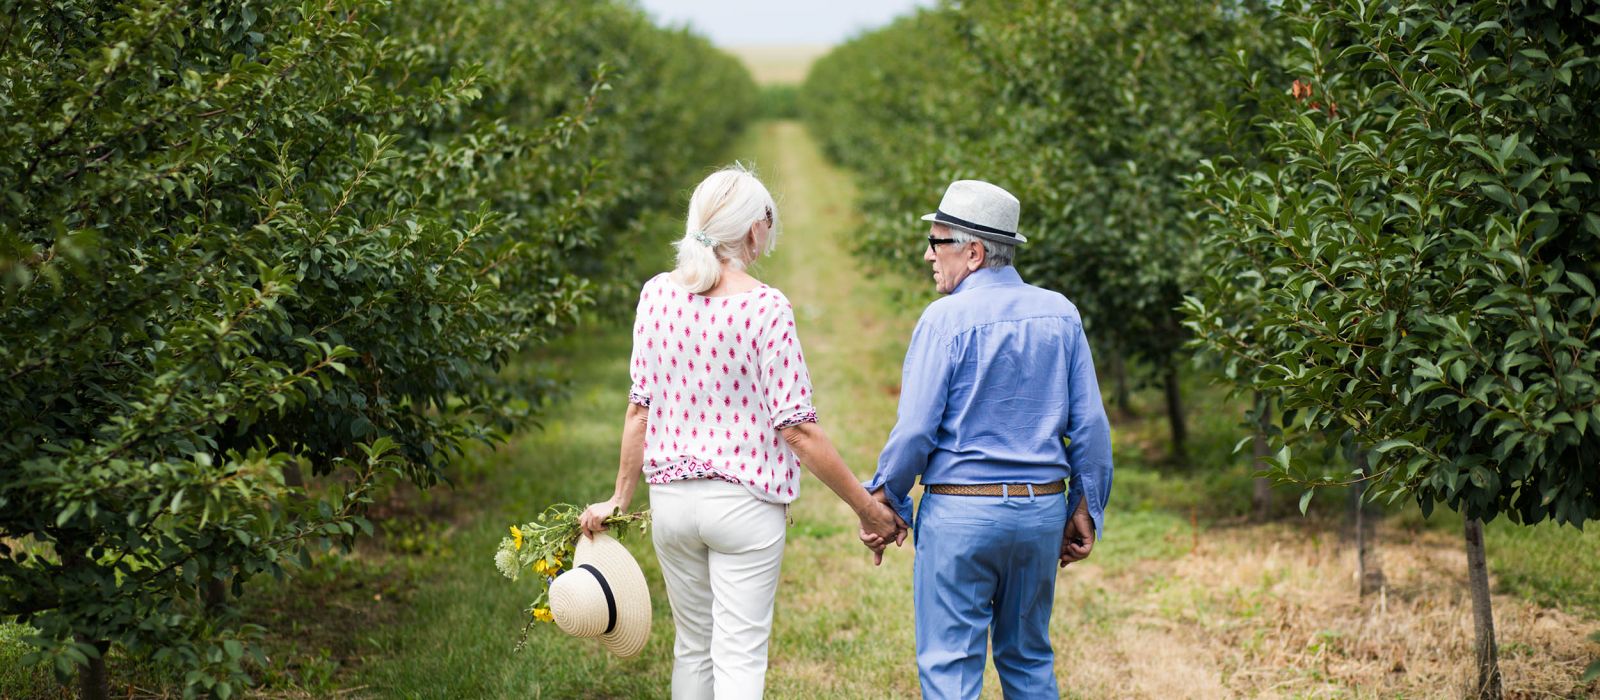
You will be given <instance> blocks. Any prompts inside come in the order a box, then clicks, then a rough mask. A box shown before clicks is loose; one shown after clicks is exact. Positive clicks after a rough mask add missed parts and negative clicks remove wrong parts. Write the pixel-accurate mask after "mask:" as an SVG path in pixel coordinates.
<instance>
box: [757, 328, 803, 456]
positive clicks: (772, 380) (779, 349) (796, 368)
mask: <svg viewBox="0 0 1600 700" xmlns="http://www.w3.org/2000/svg"><path fill="white" fill-rule="evenodd" d="M777 309H778V311H777V313H776V314H774V315H773V318H772V320H771V321H770V322H769V324H768V326H767V327H766V329H764V331H763V332H762V334H761V337H760V338H759V339H757V342H758V343H759V344H760V347H759V348H758V351H759V356H760V358H761V391H762V396H763V399H764V400H765V402H766V404H767V415H768V416H770V417H771V421H772V427H773V428H775V429H778V430H782V429H784V428H787V427H790V426H793V425H799V424H801V423H815V422H817V409H816V408H815V407H814V406H813V405H812V395H811V392H812V388H811V372H810V371H808V370H807V369H806V358H805V355H804V354H803V353H802V352H801V351H800V338H799V336H798V335H797V333H796V330H795V325H794V308H793V307H792V306H790V305H789V303H788V302H787V301H784V302H782V303H780V304H779V305H778V307H777Z"/></svg>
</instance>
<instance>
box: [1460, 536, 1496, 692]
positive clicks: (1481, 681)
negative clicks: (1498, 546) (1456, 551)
mask: <svg viewBox="0 0 1600 700" xmlns="http://www.w3.org/2000/svg"><path fill="white" fill-rule="evenodd" d="M1466 535H1467V584H1468V587H1469V588H1470V589H1471V590H1472V627H1473V630H1474V631H1475V632H1476V633H1477V643H1476V644H1475V645H1474V646H1475V647H1476V651H1477V656H1478V692H1477V697H1478V698H1480V699H1481V700H1500V651H1499V649H1498V648H1496V646H1495V641H1494V609H1493V607H1492V603H1491V602H1490V600H1489V566H1488V564H1487V563H1485V560H1484V556H1483V522H1482V521H1479V520H1477V519H1470V518H1469V519H1468V520H1467V526H1466Z"/></svg>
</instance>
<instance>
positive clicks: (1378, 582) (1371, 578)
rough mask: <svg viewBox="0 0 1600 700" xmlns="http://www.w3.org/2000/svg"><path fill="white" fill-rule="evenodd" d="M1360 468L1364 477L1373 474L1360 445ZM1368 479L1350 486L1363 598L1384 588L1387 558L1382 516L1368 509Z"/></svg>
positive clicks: (1357, 449)
mask: <svg viewBox="0 0 1600 700" xmlns="http://www.w3.org/2000/svg"><path fill="white" fill-rule="evenodd" d="M1356 467H1357V468H1359V469H1360V470H1361V476H1363V477H1365V476H1369V475H1370V473H1369V471H1368V465H1367V453H1366V450H1363V449H1361V446H1360V445H1356ZM1366 491H1367V484H1366V482H1365V481H1357V482H1356V483H1355V484H1354V485H1352V486H1351V487H1350V506H1351V510H1352V511H1354V513H1353V515H1354V516H1355V517H1354V521H1355V534H1356V577H1357V580H1359V581H1360V582H1361V597H1363V598H1365V597H1367V596H1369V595H1372V594H1374V593H1377V592H1379V591H1382V590H1383V584H1384V577H1383V559H1382V558H1381V557H1379V556H1378V535H1377V529H1378V528H1377V521H1378V520H1379V519H1380V517H1381V516H1379V515H1376V514H1373V513H1369V512H1368V511H1367V503H1366V499H1365V498H1363V496H1364V495H1365V494H1366Z"/></svg>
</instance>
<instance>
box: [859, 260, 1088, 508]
mask: <svg viewBox="0 0 1600 700" xmlns="http://www.w3.org/2000/svg"><path fill="white" fill-rule="evenodd" d="M918 476H921V477H922V482H923V483H924V484H994V483H1044V482H1049V481H1056V480H1060V479H1068V480H1069V490H1068V496H1067V512H1068V513H1069V514H1070V513H1073V512H1076V509H1077V507H1078V502H1079V501H1080V500H1082V499H1084V498H1087V499H1088V502H1089V516H1090V517H1091V518H1093V519H1094V524H1095V530H1096V532H1097V533H1098V532H1099V531H1100V529H1101V527H1102V526H1103V524H1104V522H1105V520H1104V517H1105V507H1106V500H1107V498H1108V497H1109V495H1110V493H1111V426H1110V423H1109V422H1108V421H1107V420H1106V412H1105V406H1104V405H1103V404H1102V403H1101V400H1100V384H1099V382H1098V381H1097V380H1096V379H1095V373H1094V359H1093V358H1092V357H1091V356H1090V354H1089V341H1088V338H1087V337H1085V336H1084V333H1083V321H1082V319H1081V318H1080V317H1079V316H1078V309H1077V307H1075V306H1073V305H1072V302H1070V301H1067V298H1066V297H1064V296H1062V295H1060V294H1058V293H1056V292H1052V291H1049V290H1045V289H1040V288H1038V287H1035V286H1033V285H1030V284H1027V283H1025V282H1023V281H1022V277H1021V276H1019V275H1018V274H1017V271H1016V268H1013V267H1003V268H999V269H984V270H977V271H975V272H973V273H972V274H970V275H968V276H967V278H966V279H964V280H962V281H961V284H959V285H957V286H956V289H955V292H953V293H951V294H950V295H949V296H946V297H944V298H941V299H939V300H937V301H934V302H933V303H932V304H929V305H928V308H927V310H926V311H924V312H923V313H922V318H921V319H920V320H918V321H917V327H916V330H915V331H913V332H912V334H911V345H910V347H908V348H906V361H905V366H904V367H903V368H902V370H901V379H900V411H899V419H898V420H897V421H896V422H895V426H894V430H893V431H892V432H890V433H889V441H888V443H887V444H885V445H884V447H883V454H882V455H880V456H879V457H878V472H877V474H875V475H873V477H872V480H871V481H869V482H867V484H866V487H867V490H868V491H875V490H877V489H878V488H879V487H885V488H886V491H887V493H888V495H889V501H890V503H891V504H893V505H894V507H895V510H897V511H899V513H900V517H902V518H905V520H906V522H908V523H909V522H911V518H912V513H911V501H910V499H909V498H908V497H907V496H908V494H909V492H910V491H911V486H912V484H913V482H914V481H915V480H916V478H917V477H918ZM1021 495H1023V496H1026V495H1027V494H1026V492H1024V493H1023V494H1021Z"/></svg>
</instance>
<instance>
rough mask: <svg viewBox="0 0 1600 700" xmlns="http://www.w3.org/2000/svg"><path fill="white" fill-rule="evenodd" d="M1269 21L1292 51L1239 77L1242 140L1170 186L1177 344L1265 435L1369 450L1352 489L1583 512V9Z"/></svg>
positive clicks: (1367, 8) (1306, 12) (1541, 512)
mask: <svg viewBox="0 0 1600 700" xmlns="http://www.w3.org/2000/svg"><path fill="white" fill-rule="evenodd" d="M1282 12H1283V14H1284V21H1285V22H1286V26H1287V28H1288V30H1289V31H1290V32H1291V33H1292V35H1293V37H1294V40H1295V43H1294V46H1293V48H1292V49H1291V50H1289V51H1287V52H1285V53H1284V54H1283V55H1281V56H1275V57H1272V58H1273V59H1274V61H1273V63H1274V65H1273V66H1272V67H1271V68H1269V69H1265V70H1262V69H1259V68H1253V67H1247V66H1243V65H1241V66H1239V70H1238V71H1237V80H1236V84H1237V85H1239V87H1240V88H1241V89H1242V91H1243V92H1242V97H1243V98H1244V105H1245V106H1246V108H1247V111H1248V112H1250V113H1252V114H1253V116H1246V117H1240V118H1227V119H1226V120H1225V128H1226V129H1227V131H1228V132H1229V133H1233V134H1237V135H1241V136H1243V137H1244V138H1246V139H1249V140H1251V141H1252V142H1254V143H1258V144H1261V147H1260V148H1259V150H1254V151H1252V150H1244V149H1241V150H1238V151H1236V152H1235V153H1234V154H1233V155H1229V156H1226V157H1221V158H1218V159H1215V160H1214V161H1211V162H1208V163H1206V164H1205V166H1204V168H1203V169H1202V171H1201V173H1200V174H1199V175H1198V176H1197V178H1196V179H1195V181H1194V190H1195V194H1196V195H1197V197H1198V200H1199V201H1200V202H1201V203H1202V204H1203V206H1204V208H1205V210H1206V215H1205V219H1206V224H1207V236H1206V240H1205V256H1206V260H1207V268H1208V270H1209V272H1210V273H1211V274H1210V275H1209V277H1208V279H1207V280H1206V283H1205V284H1204V285H1202V286H1200V287H1199V288H1198V290H1197V293H1196V294H1195V297H1194V298H1193V299H1191V300H1190V301H1189V302H1188V303H1187V305H1186V313H1187V314H1188V316H1189V319H1190V324H1191V326H1192V328H1193V329H1194V330H1195V332H1196V334H1197V335H1198V336H1199V340H1200V342H1201V343H1202V344H1203V346H1204V347H1205V348H1207V349H1208V350H1210V351H1211V352H1213V353H1215V354H1216V355H1218V356H1220V357H1222V358H1223V359H1224V360H1225V361H1226V362H1227V363H1228V365H1229V367H1230V369H1231V371H1232V372H1233V374H1234V375H1235V376H1236V377H1239V378H1241V379H1242V380H1244V381H1252V382H1254V384H1255V385H1256V386H1259V387H1266V388H1268V389H1269V390H1273V391H1277V392H1279V393H1280V394H1281V395H1282V397H1283V405H1284V408H1285V410H1286V411H1287V412H1289V413H1290V414H1291V415H1288V416H1285V419H1284V425H1285V428H1286V430H1288V431H1289V433H1290V435H1289V437H1290V439H1293V438H1294V437H1295V435H1296V434H1298V435H1305V434H1315V433H1320V432H1325V431H1345V430H1350V431H1353V433H1354V439H1355V440H1357V441H1359V442H1360V443H1362V444H1365V445H1370V446H1373V448H1374V452H1375V454H1374V464H1373V471H1374V473H1375V476H1374V483H1372V484H1371V486H1370V490H1371V491H1372V492H1374V495H1377V494H1387V495H1388V496H1389V497H1390V498H1391V499H1392V498H1397V497H1400V496H1401V495H1406V494H1412V495H1414V496H1415V497H1416V498H1418V499H1419V500H1420V502H1421V504H1422V506H1423V508H1424V510H1425V511H1426V510H1427V509H1430V508H1431V507H1432V506H1433V505H1434V504H1435V503H1439V502H1442V503H1445V504H1446V505H1447V506H1449V507H1450V508H1452V509H1456V510H1459V511H1461V512H1462V513H1463V514H1464V515H1465V516H1467V517H1468V518H1481V519H1483V520H1491V519H1493V518H1494V517H1496V516H1497V515H1498V514H1502V513H1503V514H1505V515H1507V516H1508V517H1509V518H1510V519H1511V520H1512V521H1513V522H1518V523H1536V522H1540V521H1543V520H1546V519H1549V520H1554V521H1555V522H1558V523H1569V524H1573V525H1578V526H1581V525H1582V524H1583V523H1584V522H1585V521H1588V520H1591V519H1594V518H1596V517H1600V439H1597V437H1596V429H1597V428H1600V381H1597V379H1596V373H1597V370H1600V367H1597V364H1600V296H1597V294H1596V292H1595V284H1596V282H1595V280H1596V279H1597V277H1600V269H1597V268H1600V259H1597V254H1600V214H1597V212H1600V190H1597V184H1596V182H1595V178H1596V177H1600V172H1597V170H1600V168H1597V165H1600V164H1597V162H1596V153H1597V149H1600V100H1597V97H1600V66H1597V65H1596V64H1595V62H1594V61H1595V56H1596V53H1597V52H1600V5H1596V4H1595V3H1589V2H1573V3H1547V2H1538V1H1535V2H1512V3H1498V2H1475V3H1442V2H1441V3H1433V2H1407V3H1394V2H1336V1H1326V2H1301V3H1290V4H1287V5H1286V6H1284V7H1283V9H1282ZM1296 81H1298V84H1296ZM1231 116H1237V115H1231ZM1224 117H1230V115H1224ZM1279 469H1280V471H1281V472H1282V475H1283V476H1286V477H1288V478H1293V479H1296V480H1300V481H1306V482H1309V483H1312V484H1319V483H1329V482H1331V481H1337V480H1341V479H1340V478H1336V477H1328V476H1324V475H1319V474H1311V473H1308V472H1307V471H1306V470H1304V469H1303V468H1301V467H1299V466H1296V464H1295V463H1294V462H1292V461H1290V460H1281V461H1280V465H1279Z"/></svg>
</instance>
